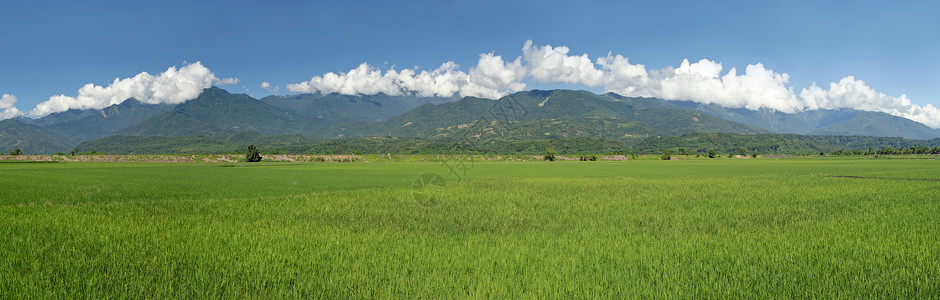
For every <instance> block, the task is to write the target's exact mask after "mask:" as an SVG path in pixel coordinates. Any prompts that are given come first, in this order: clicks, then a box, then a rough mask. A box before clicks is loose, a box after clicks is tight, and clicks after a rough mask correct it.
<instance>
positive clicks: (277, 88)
mask: <svg viewBox="0 0 940 300" xmlns="http://www.w3.org/2000/svg"><path fill="white" fill-rule="evenodd" d="M261 89H263V90H265V91H268V92H271V93H274V94H277V92H278V91H280V90H281V87H280V86H273V87H272V86H271V83H270V82H267V81H263V82H261Z"/></svg>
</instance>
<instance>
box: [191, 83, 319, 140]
mask: <svg viewBox="0 0 940 300" xmlns="http://www.w3.org/2000/svg"><path fill="white" fill-rule="evenodd" d="M173 112H175V113H182V114H185V115H187V116H189V117H190V118H192V119H193V120H196V121H199V122H203V123H205V124H208V125H210V126H212V127H215V128H219V129H231V130H249V131H256V132H259V133H262V134H288V133H303V132H304V131H305V128H306V127H307V125H306V124H305V123H304V122H303V120H302V118H300V117H298V116H297V114H296V113H294V112H292V111H288V110H284V109H280V108H277V107H275V106H272V105H270V104H267V103H265V102H262V101H259V100H257V99H255V98H252V97H251V96H248V95H245V94H231V93H229V92H227V91H225V90H223V89H220V88H217V87H211V88H207V89H205V90H203V92H202V93H201V94H200V95H199V97H196V99H193V100H190V101H187V102H185V103H183V104H180V105H179V106H177V107H176V108H174V109H173Z"/></svg>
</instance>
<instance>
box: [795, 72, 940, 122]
mask: <svg viewBox="0 0 940 300" xmlns="http://www.w3.org/2000/svg"><path fill="white" fill-rule="evenodd" d="M800 98H802V99H803V100H804V101H806V103H807V105H808V106H809V108H810V109H817V108H821V109H828V108H843V107H845V108H854V109H859V110H867V111H877V112H883V113H887V114H890V115H894V116H899V117H904V118H908V119H911V120H914V121H917V122H920V123H923V124H925V125H927V126H930V127H933V128H940V109H937V107H935V106H933V105H931V104H927V105H925V106H920V105H917V104H913V103H911V100H910V99H908V98H907V96H906V95H901V97H891V96H888V95H885V94H883V93H879V92H877V91H875V89H873V88H871V87H869V86H868V85H867V84H865V82H864V81H861V80H857V79H855V77H854V76H848V77H845V78H842V80H839V82H833V83H830V84H829V90H823V89H822V88H820V87H819V86H817V85H816V84H813V85H812V86H810V87H809V88H805V89H803V91H802V92H800Z"/></svg>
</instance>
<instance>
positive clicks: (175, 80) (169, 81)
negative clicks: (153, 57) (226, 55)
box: [29, 62, 239, 117]
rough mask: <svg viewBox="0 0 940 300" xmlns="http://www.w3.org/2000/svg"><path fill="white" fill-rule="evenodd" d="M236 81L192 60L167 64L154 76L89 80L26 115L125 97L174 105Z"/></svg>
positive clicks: (96, 106) (94, 106)
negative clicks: (102, 82)
mask: <svg viewBox="0 0 940 300" xmlns="http://www.w3.org/2000/svg"><path fill="white" fill-rule="evenodd" d="M238 82H239V80H238V79H237V78H217V77H216V76H215V74H213V73H212V72H211V71H209V69H208V68H206V67H205V66H203V65H202V63H200V62H195V63H191V64H186V65H183V66H182V67H179V68H177V67H175V66H174V67H170V68H168V69H167V70H166V71H165V72H163V73H160V74H159V75H156V76H154V75H150V74H148V73H147V72H143V73H140V74H137V75H136V76H134V77H130V78H124V79H120V78H115V79H114V82H112V83H111V84H110V85H108V86H106V87H103V86H99V85H95V84H91V83H89V84H86V85H85V86H83V87H81V88H80V89H78V95H77V96H75V97H72V96H66V95H55V96H52V97H50V98H49V100H46V101H44V102H42V103H39V104H38V105H36V108H34V109H33V110H32V111H30V113H29V114H30V115H31V116H33V117H41V116H45V115H48V114H50V113H55V112H62V111H66V110H69V109H101V108H105V107H108V106H110V105H114V104H120V103H121V102H124V100H127V99H129V98H134V99H137V100H138V101H141V102H144V103H150V104H158V103H168V104H177V103H183V102H186V101H188V100H191V99H194V98H196V97H197V96H199V93H201V92H202V90H203V89H205V88H208V87H211V86H212V85H233V84H237V83H238Z"/></svg>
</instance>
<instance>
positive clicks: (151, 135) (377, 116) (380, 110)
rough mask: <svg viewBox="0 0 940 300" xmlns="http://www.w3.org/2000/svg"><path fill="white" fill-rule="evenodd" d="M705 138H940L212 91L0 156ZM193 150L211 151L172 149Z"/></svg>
mask: <svg viewBox="0 0 940 300" xmlns="http://www.w3.org/2000/svg"><path fill="white" fill-rule="evenodd" d="M702 133H715V134H718V133H724V134H774V133H782V134H801V135H826V136H877V137H903V138H908V139H930V138H936V137H940V130H937V129H932V128H929V127H927V126H925V125H923V124H921V123H917V122H914V121H911V120H908V119H905V118H900V117H895V116H891V115H888V114H885V113H877V112H868V111H858V110H851V109H843V110H813V111H804V112H799V113H794V114H787V113H782V112H778V111H773V110H765V109H762V110H756V111H754V110H747V109H733V108H726V107H722V106H718V105H714V104H700V103H694V102H685V101H664V100H660V99H655V98H635V97H623V96H620V95H617V94H613V93H606V94H595V93H592V92H589V91H575V90H550V91H544V90H532V91H522V92H517V93H513V94H510V95H507V96H504V97H502V98H500V99H496V100H491V99H483V98H476V97H464V98H456V97H450V98H444V97H417V96H408V95H405V96H393V95H385V94H377V95H369V96H365V95H361V96H352V95H341V94H335V93H334V94H319V93H318V94H300V95H290V96H268V97H265V98H262V99H255V98H252V97H251V96H248V95H245V94H232V93H229V92H228V91H225V90H223V89H220V88H216V87H212V88H208V89H205V90H204V91H203V92H202V93H201V94H200V95H199V96H198V97H197V98H195V99H193V100H190V101H187V102H184V103H182V104H178V105H169V104H147V103H142V102H140V101H137V100H135V99H128V100H126V101H124V102H122V103H120V104H116V105H112V106H108V107H106V108H103V109H86V110H69V111H65V112H60V113H53V114H50V115H47V116H44V117H42V118H39V119H28V118H18V119H10V120H4V121H0V150H3V151H8V150H11V149H14V148H18V149H21V150H22V151H23V152H24V153H30V154H32V153H36V154H50V153H53V152H69V151H70V150H72V149H74V148H79V149H84V148H88V147H89V146H91V145H118V144H123V145H125V146H126V145H128V144H129V145H137V146H139V147H137V148H134V149H137V150H135V151H144V152H147V151H151V152H153V153H162V152H173V151H178V152H216V151H224V150H225V149H227V148H237V147H239V146H240V145H243V144H248V143H257V144H262V143H264V144H269V145H279V147H284V148H285V149H298V150H297V151H303V150H302V148H303V147H302V146H299V145H310V144H311V143H318V142H319V143H323V141H326V140H336V139H350V138H367V137H373V138H374V137H381V138H386V139H389V138H391V139H397V138H400V139H407V140H409V141H412V142H413V143H454V142H466V143H469V144H470V145H471V146H479V145H481V144H487V143H493V142H494V141H502V142H505V143H520V142H527V141H552V140H559V139H577V138H582V139H605V140H620V141H629V140H637V139H646V138H652V137H676V136H682V135H688V134H702ZM179 137H186V139H176V138H179ZM184 142H185V143H191V144H192V143H195V144H196V145H203V146H204V147H202V148H200V147H197V146H192V147H189V146H186V147H183V146H180V147H174V146H172V144H174V143H184ZM361 142H362V141H360V140H357V142H356V143H361ZM396 143H397V142H396ZM410 143H411V142H410ZM168 144H169V146H167V145H168ZM334 144H335V143H334ZM161 145H162V146H161ZM210 145H211V146H210ZM292 145H294V146H292ZM836 146H837V145H836ZM141 147H143V148H141ZM291 147H293V148H291ZM148 149H149V150H148ZM197 150H198V151H197ZM233 150H234V149H233Z"/></svg>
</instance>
